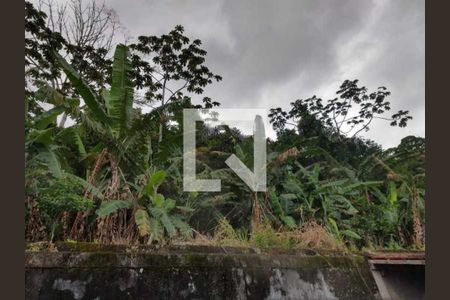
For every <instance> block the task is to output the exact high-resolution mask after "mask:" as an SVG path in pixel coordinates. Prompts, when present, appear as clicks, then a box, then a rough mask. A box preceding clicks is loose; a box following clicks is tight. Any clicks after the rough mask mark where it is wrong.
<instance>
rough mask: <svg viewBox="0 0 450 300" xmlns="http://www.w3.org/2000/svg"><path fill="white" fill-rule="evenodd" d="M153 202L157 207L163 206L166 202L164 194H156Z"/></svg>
mask: <svg viewBox="0 0 450 300" xmlns="http://www.w3.org/2000/svg"><path fill="white" fill-rule="evenodd" d="M152 200H153V201H152V202H153V204H154V205H155V206H156V207H159V208H162V207H163V204H164V196H163V195H161V194H156V195H155V196H154V197H153V198H152Z"/></svg>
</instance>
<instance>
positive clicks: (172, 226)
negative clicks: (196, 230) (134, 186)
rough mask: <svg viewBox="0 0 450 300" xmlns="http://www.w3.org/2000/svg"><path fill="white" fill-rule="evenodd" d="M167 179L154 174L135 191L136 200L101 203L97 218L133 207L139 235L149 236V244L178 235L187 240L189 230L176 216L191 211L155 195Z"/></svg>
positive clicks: (157, 194)
mask: <svg viewBox="0 0 450 300" xmlns="http://www.w3.org/2000/svg"><path fill="white" fill-rule="evenodd" d="M166 176H167V174H166V172H165V171H162V170H160V171H157V172H154V173H153V174H152V175H151V176H150V177H149V179H148V181H147V183H146V184H145V185H144V186H142V187H141V188H140V189H139V190H138V192H137V199H136V200H135V201H132V202H131V201H126V200H114V201H108V202H103V203H102V204H101V206H100V207H99V208H98V209H97V211H96V213H97V216H98V217H104V216H107V215H110V214H112V213H115V212H116V211H118V210H119V209H123V208H128V209H129V208H132V209H133V212H134V221H135V223H136V226H137V228H138V231H139V234H140V235H141V236H142V237H148V243H152V241H153V240H156V241H159V242H161V241H163V240H164V238H165V237H167V236H168V237H169V238H172V237H175V236H176V235H177V234H180V235H182V236H184V237H190V236H191V234H192V229H191V227H190V226H189V225H188V224H187V223H186V222H185V221H184V220H183V219H182V217H181V216H180V214H179V213H181V212H188V213H190V212H192V211H193V210H192V209H190V208H189V207H186V206H177V205H176V201H175V200H173V199H169V198H167V199H166V198H165V197H164V196H163V195H162V194H159V193H158V188H159V186H160V185H161V184H162V183H163V182H164V180H165V178H166ZM177 211H178V213H177Z"/></svg>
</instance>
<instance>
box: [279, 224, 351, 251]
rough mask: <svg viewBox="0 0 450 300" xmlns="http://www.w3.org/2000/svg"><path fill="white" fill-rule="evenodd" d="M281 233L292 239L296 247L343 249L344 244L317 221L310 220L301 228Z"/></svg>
mask: <svg viewBox="0 0 450 300" xmlns="http://www.w3.org/2000/svg"><path fill="white" fill-rule="evenodd" d="M280 235H282V236H284V237H285V238H289V239H292V240H293V241H294V243H295V244H296V248H314V249H325V250H343V247H344V246H343V245H342V244H340V243H339V242H338V241H336V239H335V238H334V237H333V236H332V235H331V234H330V233H329V232H328V231H327V230H326V228H325V227H324V226H322V225H320V224H317V223H316V222H315V221H309V222H308V223H306V224H304V225H303V226H302V227H301V228H300V229H297V230H294V231H288V232H282V233H280Z"/></svg>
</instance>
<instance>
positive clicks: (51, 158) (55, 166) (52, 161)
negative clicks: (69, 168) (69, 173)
mask: <svg viewBox="0 0 450 300" xmlns="http://www.w3.org/2000/svg"><path fill="white" fill-rule="evenodd" d="M38 156H39V159H40V160H41V161H43V162H44V163H45V164H46V165H47V168H48V170H49V171H50V172H51V173H52V174H53V176H55V177H56V178H61V177H62V176H63V171H62V169H61V163H60V162H59V159H58V156H57V155H56V154H55V152H53V151H52V150H50V149H45V150H44V151H42V152H41V153H39V154H38Z"/></svg>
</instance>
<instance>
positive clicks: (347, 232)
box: [341, 229, 361, 240]
mask: <svg viewBox="0 0 450 300" xmlns="http://www.w3.org/2000/svg"><path fill="white" fill-rule="evenodd" d="M341 233H342V234H343V235H345V236H348V237H350V238H353V239H356V240H360V239H361V236H360V235H359V234H357V233H356V232H354V231H352V230H349V229H345V230H342V231H341Z"/></svg>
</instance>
